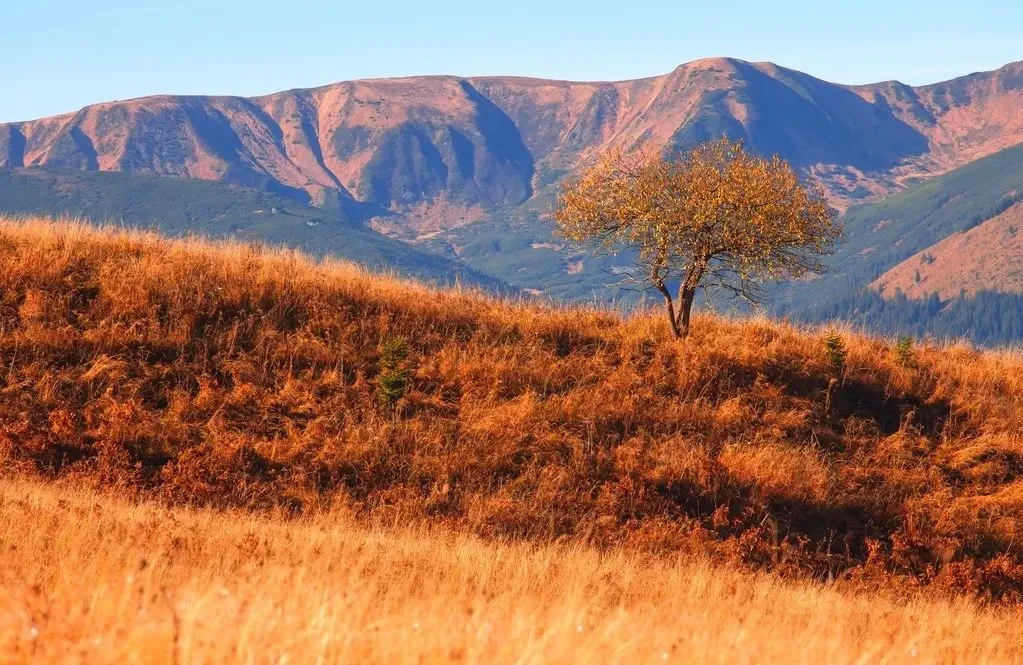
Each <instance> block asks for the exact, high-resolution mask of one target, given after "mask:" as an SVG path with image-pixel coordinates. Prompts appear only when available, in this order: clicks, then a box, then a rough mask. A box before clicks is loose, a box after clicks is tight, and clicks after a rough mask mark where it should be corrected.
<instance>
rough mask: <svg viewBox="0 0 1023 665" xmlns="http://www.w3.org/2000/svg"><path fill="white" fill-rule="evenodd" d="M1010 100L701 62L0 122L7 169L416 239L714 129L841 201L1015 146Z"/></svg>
mask: <svg viewBox="0 0 1023 665" xmlns="http://www.w3.org/2000/svg"><path fill="white" fill-rule="evenodd" d="M1021 105H1023V62H1015V63H1009V64H1007V65H1005V66H1003V67H1002V68H1000V69H998V70H993V71H990V72H977V73H974V74H969V75H966V76H963V77H959V78H956V79H952V80H950V81H944V82H940V83H935V84H929V85H926V86H917V87H912V86H907V85H905V84H902V83H898V82H882V83H877V84H867V85H842V84H833V83H829V82H827V81H824V80H822V79H818V78H815V77H813V76H811V75H808V74H804V73H802V72H799V71H797V70H793V69H788V68H785V67H781V66H778V65H775V64H773V63H751V62H747V61H744V60H739V59H735V58H705V59H701V60H696V61H693V62H690V63H685V64H682V65H680V66H679V67H676V68H675V69H674V70H672V71H671V72H668V73H666V74H662V75H658V76H653V77H645V78H638V79H630V80H625V81H590V82H577V81H567V80H548V79H539V78H531V77H514V76H503V77H502V76H480V77H459V76H454V75H431V76H421V77H400V78H377V79H360V80H355V81H343V82H337V83H330V84H326V85H323V86H318V87H314V88H295V89H291V90H286V91H282V92H277V93H270V94H266V95H259V96H255V97H237V96H204V95H156V96H148V97H140V98H135V99H132V100H123V101H114V102H102V103H99V104H93V105H89V106H86V107H84V108H82V109H80V110H78V111H75V112H71V113H66V114H61V115H58V116H52V117H49V118H42V119H38V120H30V121H22V122H17V123H6V124H0V167H32V166H44V167H53V168H70V169H82V170H100V171H108V170H118V171H127V172H130V173H141V174H151V175H176V176H181V177H189V178H199V179H206V180H224V181H227V182H232V183H235V184H241V185H244V186H249V187H256V188H261V189H267V190H268V191H272V192H275V193H278V194H282V195H286V196H290V197H292V198H296V199H298V200H301V201H303V202H307V203H312V204H314V205H317V206H319V207H327V208H334V207H336V208H340V209H342V210H345V211H347V212H349V213H350V214H352V215H353V216H358V217H360V218H362V219H365V220H368V221H370V223H371V224H372V225H373V226H374V227H375V228H377V229H378V230H381V231H383V232H385V233H388V234H389V235H394V236H398V237H403V238H406V239H414V238H416V237H418V236H420V235H422V234H424V233H431V232H434V231H438V230H446V229H449V228H452V227H458V226H463V225H468V224H472V223H474V222H477V221H480V220H482V219H485V218H486V217H487V216H488V215H489V214H492V213H493V212H494V211H495V210H498V209H501V208H503V207H508V206H512V207H514V206H518V205H521V204H522V203H524V202H526V201H529V200H531V199H535V198H536V197H537V196H538V195H540V196H545V195H546V196H549V195H550V191H551V189H552V187H553V186H554V185H555V184H556V183H557V182H558V181H559V180H560V179H561V178H563V177H564V176H565V175H567V174H571V173H573V172H576V171H577V170H578V169H579V168H580V167H581V166H582V165H584V164H585V163H586V161H587V160H588V159H590V158H592V157H593V156H594V155H595V154H597V153H599V152H601V151H603V150H606V149H608V148H610V147H621V148H625V149H641V148H655V149H663V148H665V147H671V146H673V145H678V146H685V145H688V144H691V143H694V142H697V141H700V140H703V139H706V138H709V137H712V136H715V135H720V134H722V133H724V134H728V135H731V136H733V137H734V138H742V139H744V140H745V141H746V142H747V143H748V144H749V145H751V146H752V147H753V148H754V149H756V150H758V151H760V152H768V153H772V152H774V153H778V154H781V155H782V156H783V157H785V158H787V159H789V160H790V161H792V162H793V163H795V164H797V165H799V166H802V167H804V168H806V169H807V170H809V171H812V172H813V173H815V174H816V175H817V176H818V177H820V178H821V179H822V181H823V182H824V184H825V186H826V187H827V189H828V192H829V195H830V196H831V198H832V199H833V201H834V202H835V203H836V205H839V206H840V207H845V206H846V205H848V204H849V203H851V202H855V201H857V200H863V199H869V198H871V197H877V196H879V195H882V194H886V193H890V192H892V191H896V190H898V189H900V188H901V187H902V186H904V183H905V182H907V181H908V180H910V179H913V178H919V177H929V176H932V175H937V174H940V173H943V172H945V171H948V170H950V169H952V168H955V167H956V166H959V165H962V164H964V163H966V162H968V161H970V160H972V159H976V158H978V157H981V156H984V155H986V154H990V153H992V152H994V151H996V150H998V149H1001V148H1004V147H1007V146H1009V145H1014V144H1015V143H1019V142H1023V117H1019V116H1023V114H1019V113H1017V112H1015V111H1014V109H1018V108H1019V107H1020V106H1021Z"/></svg>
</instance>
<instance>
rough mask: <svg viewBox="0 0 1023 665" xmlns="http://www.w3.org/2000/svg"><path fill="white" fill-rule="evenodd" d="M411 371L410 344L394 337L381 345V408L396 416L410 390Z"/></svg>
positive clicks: (378, 379) (378, 387)
mask: <svg viewBox="0 0 1023 665" xmlns="http://www.w3.org/2000/svg"><path fill="white" fill-rule="evenodd" d="M410 375H411V369H410V368H409V364H408V344H406V343H405V340H403V339H401V338H397V337H392V338H389V339H387V340H385V341H384V343H383V344H381V345H380V361H379V374H377V390H376V393H377V402H378V403H379V404H380V408H381V409H383V410H385V411H387V412H388V413H389V414H391V417H392V418H393V417H394V416H395V414H396V411H397V407H398V402H399V401H400V400H401V399H402V398H404V397H405V394H406V393H407V392H408V389H409V379H410Z"/></svg>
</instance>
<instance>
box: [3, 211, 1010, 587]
mask: <svg viewBox="0 0 1023 665" xmlns="http://www.w3.org/2000/svg"><path fill="white" fill-rule="evenodd" d="M397 340H403V341H404V342H405V343H406V344H407V345H408V351H409V356H408V358H407V361H406V362H407V365H406V364H404V363H402V362H401V361H400V358H399V357H397V356H396V354H393V353H392V354H389V355H390V359H389V360H390V361H398V362H397V363H396V364H397V366H398V367H397V369H398V370H399V373H400V370H402V369H407V377H408V392H407V395H406V396H405V397H404V398H403V399H401V400H400V401H399V402H398V403H397V408H396V409H394V410H393V411H392V410H391V409H389V408H385V407H384V406H382V405H381V403H380V401H379V399H378V397H379V394H378V387H379V386H380V385H382V384H383V383H384V381H383V380H382V377H381V374H382V373H383V372H384V371H385V370H386V367H387V365H388V364H389V362H388V358H384V357H382V356H383V355H384V354H383V353H382V349H384V348H392V349H393V347H394V345H395V342H396V341H397ZM843 345H844V347H845V355H844V360H842V361H841V362H839V360H840V359H839V356H840V355H842V354H840V353H838V352H837V351H835V350H834V349H832V351H831V352H829V351H828V349H827V347H826V345H825V340H824V336H823V335H822V334H821V333H817V332H812V331H800V330H798V329H794V328H791V327H787V326H782V325H777V324H773V323H768V322H766V321H756V320H754V321H745V322H732V321H727V320H723V319H718V318H714V317H706V316H702V317H698V318H697V319H696V321H695V323H694V329H693V334H692V337H691V338H690V339H689V340H688V342H686V343H673V342H671V341H670V339H669V337H668V334H667V331H666V330H665V327H664V325H663V324H662V321H661V318H660V316H643V315H640V316H636V317H633V318H627V319H626V318H621V317H619V316H617V315H614V314H611V313H607V312H602V311H597V310H589V309H549V308H542V307H538V306H535V305H524V304H516V303H511V302H505V301H499V300H494V299H490V298H487V297H484V296H480V295H478V294H474V293H469V292H438V291H433V290H430V289H428V288H425V287H420V286H416V285H413V284H410V283H406V282H399V281H392V280H388V279H384V278H379V277H373V276H369V275H367V274H365V273H363V272H360V271H359V270H357V269H355V268H354V267H352V266H348V265H344V264H336V263H327V264H316V263H313V262H311V261H310V260H309V259H307V258H304V257H302V256H299V255H295V254H290V253H283V252H271V251H261V250H259V249H258V248H254V247H251V246H241V245H229V246H211V245H206V244H203V243H201V242H199V241H188V242H184V241H176V242H173V241H166V240H161V239H160V238H158V237H156V236H152V235H145V234H139V233H124V232H109V231H107V232H99V231H95V230H91V229H89V228H87V227H76V226H62V225H47V224H45V223H44V222H42V221H38V220H37V221H36V222H34V223H30V224H26V225H17V224H4V225H3V226H0V350H2V354H3V358H4V359H5V362H4V371H3V372H2V373H0V397H2V399H0V456H2V459H3V466H4V468H6V469H8V470H11V471H16V472H19V473H24V474H29V475H37V476H42V477H72V478H76V479H85V480H89V481H90V482H93V483H96V484H99V485H102V486H116V487H118V488H121V489H122V490H128V491H133V492H138V493H142V494H145V495H149V496H152V497H155V498H160V499H163V500H166V501H170V502H173V503H190V504H210V505H215V506H240V507H248V508H269V507H278V508H281V509H284V510H286V511H290V512H302V511H308V510H314V509H315V508H316V507H318V506H322V505H323V504H324V503H327V502H332V501H337V500H340V501H343V502H344V503H345V504H346V505H348V506H349V509H350V510H351V511H352V512H353V514H354V515H355V516H356V518H357V519H369V520H373V519H382V520H386V521H388V522H392V523H395V522H397V523H404V522H410V523H421V522H424V521H425V522H430V523H433V524H435V525H444V526H446V527H450V528H453V529H459V530H466V531H470V532H473V533H476V534H479V535H482V536H485V537H488V538H502V539H507V538H513V539H534V540H540V541H546V540H550V539H554V538H559V537H571V538H578V539H582V540H584V541H586V542H588V543H590V544H591V545H593V546H596V547H602V548H608V547H627V548H632V549H638V550H643V551H647V552H654V553H657V552H662V553H663V552H674V553H680V552H681V553H691V554H699V555H701V556H708V557H711V558H712V559H714V560H717V561H726V562H732V563H735V564H740V565H743V566H747V567H752V568H758V569H769V570H773V571H777V572H779V573H781V574H784V575H790V576H804V577H814V578H820V579H824V578H843V579H844V578H848V579H851V580H856V581H859V582H861V583H863V584H867V585H871V586H877V585H884V586H890V585H897V586H915V585H918V584H927V585H929V586H930V588H933V589H949V590H955V591H956V592H964V591H965V592H970V593H972V592H979V593H982V594H987V595H990V596H992V597H996V598H1023V563H1021V559H1020V557H1021V555H1023V539H1021V538H1020V526H1021V524H1023V521H1021V518H1023V502H1021V499H1020V492H1021V486H1023V485H1021V477H1020V474H1021V473H1023V463H1021V459H1023V450H1021V448H1020V439H1019V432H1020V431H1023V372H1021V371H1020V370H1021V368H1023V360H1021V358H1020V356H1019V355H1018V354H1013V353H1009V352H986V353H983V352H978V351H975V350H972V349H970V348H968V347H965V346H955V347H921V348H918V349H914V350H912V351H911V352H910V353H908V354H901V355H900V354H898V353H896V351H895V350H894V348H893V346H892V344H891V343H890V342H887V341H885V340H879V339H869V338H864V337H858V336H854V335H851V334H847V335H844V337H843ZM390 364H392V365H393V364H395V363H394V362H390ZM386 371H390V370H386ZM390 377H391V378H390V379H389V380H388V381H387V384H388V385H390V386H391V387H392V388H393V387H394V386H395V385H396V383H399V382H398V381H396V375H395V374H394V373H393V372H392V373H391V374H390Z"/></svg>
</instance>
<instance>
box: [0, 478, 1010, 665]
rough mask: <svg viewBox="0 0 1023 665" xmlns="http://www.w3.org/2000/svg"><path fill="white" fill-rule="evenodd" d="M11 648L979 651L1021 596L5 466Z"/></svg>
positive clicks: (869, 654)
mask: <svg viewBox="0 0 1023 665" xmlns="http://www.w3.org/2000/svg"><path fill="white" fill-rule="evenodd" d="M0 598H3V601H0V660H2V661H3V662H4V663H11V664H12V665H14V664H20V663H32V664H33V665H35V664H48V663H55V664H56V663H60V664H61V665H74V664H78V663H88V664H90V665H103V664H106V663H110V664H114V663H117V664H118V665H120V664H122V663H147V664H151V665H178V664H183V663H190V664H195V665H200V664H203V663H210V664H217V665H220V664H222V663H252V664H256V663H259V664H262V663H267V664H274V665H280V664H283V663H322V664H324V665H333V664H340V663H351V664H356V663H357V664H359V665H362V664H367V663H370V664H371V663H388V664H391V665H405V664H409V665H411V664H412V663H442V662H459V663H487V664H498V665H500V664H503V663H518V664H522V663H708V664H713V663H722V664H724V663H728V664H729V665H745V664H749V665H753V664H754V663H786V664H787V665H799V664H807V665H809V664H817V663H829V664H830V665H847V664H848V665H853V664H862V663H887V664H889V665H902V664H904V663H905V664H908V663H933V664H940V663H976V664H991V665H993V664H996V663H997V664H1002V663H1005V664H1009V663H1018V662H1020V661H1021V660H1023V643H1021V642H1020V640H1019V639H1018V638H1019V625H1020V621H1021V620H1023V612H1021V610H1020V609H1019V608H1018V607H1015V608H1006V607H1002V608H997V609H996V608H983V607H979V606H978V605H977V604H976V603H974V602H972V601H967V600H964V599H922V598H919V597H916V598H908V599H907V598H905V597H896V596H894V595H892V594H888V593H880V594H874V595H870V596H868V595H864V594H859V593H852V592H850V591H849V590H847V589H842V588H839V587H836V586H830V587H825V586H824V585H821V584H815V583H806V582H783V581H780V580H778V579H777V578H775V577H772V576H769V575H765V574H757V575H751V574H748V573H742V572H740V571H736V570H733V569H728V568H720V567H713V566H711V565H709V564H708V563H707V562H706V561H705V560H704V559H702V558H700V557H696V558H691V557H684V556H681V557H680V556H672V557H653V556H649V555H642V554H639V553H636V552H631V551H627V550H622V549H613V550H611V551H607V552H597V551H595V550H594V549H592V548H588V547H584V546H582V545H580V544H578V543H561V544H547V545H534V544H531V543H521V542H520V543H504V544H495V543H489V542H484V541H481V540H479V539H477V538H473V537H469V536H465V535H460V534H457V533H453V532H449V531H444V530H437V529H426V528H421V527H419V528H414V529H397V530H395V529H381V528H366V527H365V526H364V525H360V524H358V523H357V522H355V521H354V520H353V517H352V516H351V515H350V514H348V513H347V512H345V511H344V510H333V511H330V512H325V513H320V514H317V515H315V516H309V517H302V518H298V519H294V518H284V517H282V516H280V515H253V514H251V513H245V512H240V511H229V512H218V511H213V510H208V509H201V510H195V509H181V508H176V509H167V508H164V507H160V506H158V505H154V504H151V503H145V502H144V503H130V502H127V501H125V500H123V499H118V498H116V497H111V496H109V495H108V494H107V493H101V494H96V493H93V492H91V491H87V490H83V489H81V488H73V487H67V486H56V487H54V486H52V485H48V486H44V485H39V484H36V483H26V482H23V481H14V482H0Z"/></svg>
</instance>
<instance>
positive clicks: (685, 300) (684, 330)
mask: <svg viewBox="0 0 1023 665" xmlns="http://www.w3.org/2000/svg"><path fill="white" fill-rule="evenodd" d="M695 298H696V289H692V288H685V287H683V288H681V289H679V303H678V305H679V312H678V318H679V321H678V324H677V325H675V329H676V330H677V331H678V332H677V334H676V335H675V336H676V337H682V338H685V337H688V336H689V318H690V316H691V315H692V313H693V300H694V299H695Z"/></svg>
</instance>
